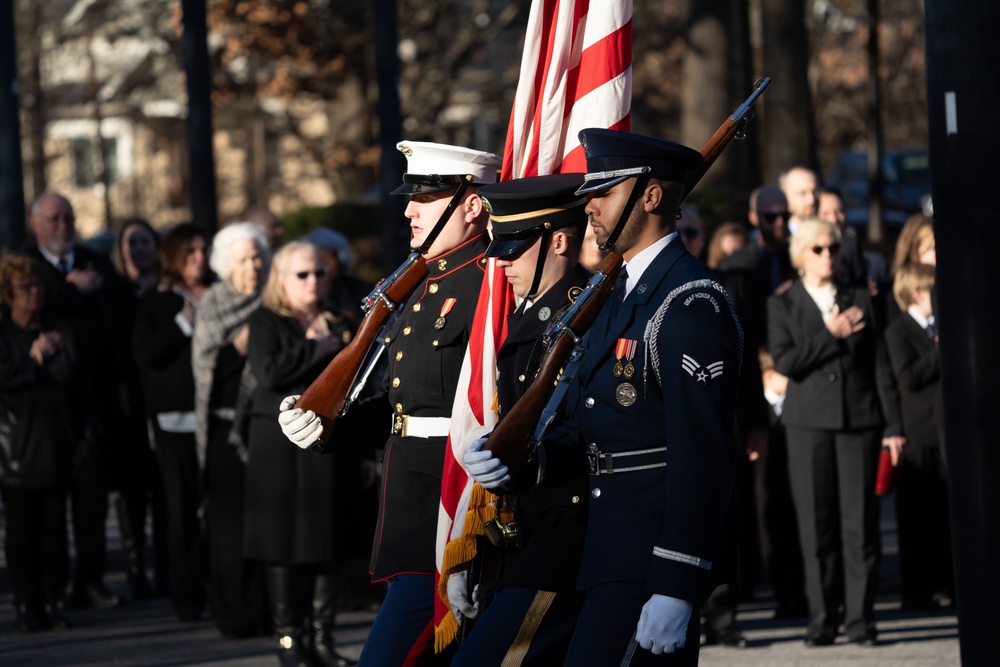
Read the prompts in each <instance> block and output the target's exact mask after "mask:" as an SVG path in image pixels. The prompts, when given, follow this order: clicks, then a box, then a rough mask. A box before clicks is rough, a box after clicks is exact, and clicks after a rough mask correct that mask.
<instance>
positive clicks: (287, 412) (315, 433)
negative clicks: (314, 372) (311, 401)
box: [278, 394, 323, 449]
mask: <svg viewBox="0 0 1000 667" xmlns="http://www.w3.org/2000/svg"><path fill="white" fill-rule="evenodd" d="M300 398H302V395H301V394H296V395H295V396H286V397H285V398H284V399H283V400H282V401H281V406H280V407H279V408H278V409H279V410H280V412H279V413H278V423H279V424H281V432H282V433H284V434H285V437H286V438H288V439H289V440H291V441H292V442H293V443H295V444H296V445H298V446H299V447H301V448H302V449H309V446H310V445H312V444H313V443H314V442H316V441H317V440H319V437H320V436H321V435H323V423H322V422H321V421H320V418H319V415H317V414H316V413H315V412H313V411H312V410H303V409H301V408H296V407H295V402H296V401H297V400H299V399H300Z"/></svg>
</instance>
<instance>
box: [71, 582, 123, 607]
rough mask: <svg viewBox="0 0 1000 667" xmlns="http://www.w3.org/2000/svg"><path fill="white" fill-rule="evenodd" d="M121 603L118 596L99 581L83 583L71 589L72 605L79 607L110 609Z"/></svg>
mask: <svg viewBox="0 0 1000 667" xmlns="http://www.w3.org/2000/svg"><path fill="white" fill-rule="evenodd" d="M121 603H122V600H121V598H120V597H118V596H117V595H115V594H114V593H112V592H111V591H109V590H108V589H107V587H106V586H105V585H104V584H102V583H101V582H99V581H98V582H95V583H92V584H83V585H82V586H77V587H76V588H75V590H74V591H73V606H74V607H79V608H86V607H93V608H94V609H111V608H112V607H117V606H118V605H120V604H121Z"/></svg>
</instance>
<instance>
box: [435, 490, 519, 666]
mask: <svg viewBox="0 0 1000 667" xmlns="http://www.w3.org/2000/svg"><path fill="white" fill-rule="evenodd" d="M498 501H499V496H497V495H496V494H493V493H490V492H489V491H487V490H486V489H484V488H483V487H481V486H479V484H478V483H475V482H473V484H472V493H471V494H470V496H469V509H468V511H467V512H466V513H465V523H464V524H463V527H462V535H461V537H456V538H455V539H453V540H451V541H450V542H448V544H447V545H445V548H444V556H443V558H442V563H441V578H440V580H438V590H437V594H438V597H439V598H441V601H442V602H444V607H445V609H447V610H448V613H447V614H445V617H444V618H443V619H442V620H441V622H440V623H439V624H438V625H437V626H436V627H435V628H434V652H435V653H440V652H441V651H443V650H444V649H445V647H447V646H448V645H449V644H451V642H453V641H454V640H455V637H456V636H457V635H458V620H457V619H456V618H455V616H454V614H453V613H452V612H451V606H450V605H449V604H448V575H449V574H452V573H453V572H458V571H460V570H464V569H467V568H468V566H469V564H470V563H471V562H472V559H473V558H475V557H476V552H477V547H476V538H477V537H479V536H480V535H482V534H483V524H485V523H487V522H488V521H492V520H493V519H494V518H496V516H497V514H498V512H497V504H498ZM501 514H507V512H501ZM505 520H508V519H505Z"/></svg>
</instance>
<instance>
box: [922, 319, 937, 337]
mask: <svg viewBox="0 0 1000 667" xmlns="http://www.w3.org/2000/svg"><path fill="white" fill-rule="evenodd" d="M924 331H926V332H927V335H928V336H930V337H931V338H937V336H938V330H937V325H936V324H934V323H933V322H928V323H927V326H926V327H924Z"/></svg>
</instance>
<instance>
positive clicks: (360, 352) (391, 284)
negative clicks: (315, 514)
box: [295, 253, 428, 452]
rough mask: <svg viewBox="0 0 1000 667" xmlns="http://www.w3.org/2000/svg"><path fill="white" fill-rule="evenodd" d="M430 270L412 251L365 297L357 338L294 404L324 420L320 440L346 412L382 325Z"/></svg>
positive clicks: (330, 431) (328, 436) (334, 359)
mask: <svg viewBox="0 0 1000 667" xmlns="http://www.w3.org/2000/svg"><path fill="white" fill-rule="evenodd" d="M427 273H428V271H427V262H425V261H424V259H423V258H422V257H421V256H420V255H419V254H417V253H411V254H410V256H409V257H408V258H407V259H406V262H404V263H403V264H402V266H400V267H399V268H398V269H396V270H395V271H394V272H393V274H392V275H391V276H389V277H388V278H386V279H385V280H384V281H383V282H382V283H381V284H379V285H378V287H376V288H375V290H374V291H373V292H372V293H371V294H369V295H368V296H367V297H365V299H364V301H363V302H362V308H363V309H364V310H365V316H364V318H363V319H362V320H361V325H360V326H359V327H358V331H357V333H356V334H355V336H354V339H353V340H352V341H351V342H350V343H348V344H347V346H346V347H344V349H342V350H341V351H340V352H338V353H337V356H335V357H334V358H333V360H332V361H331V362H330V363H329V364H328V365H327V367H326V368H325V369H324V370H323V372H322V373H320V375H319V377H317V378H316V379H315V380H314V381H313V383H312V384H311V385H309V388H308V389H306V390H305V392H304V393H303V394H302V397H301V398H300V399H299V400H298V402H297V403H296V404H295V407H297V408H302V409H303V410H312V411H313V412H315V413H316V414H317V415H319V416H320V418H321V419H322V420H323V434H322V436H321V437H320V441H321V442H323V443H326V442H327V441H328V440H329V439H330V434H331V433H332V432H333V426H334V424H335V423H336V422H337V419H338V418H339V417H342V416H343V415H344V413H345V412H347V408H348V407H349V405H348V396H349V395H350V392H351V389H353V388H354V385H355V383H356V382H357V381H358V375H359V374H360V372H361V368H362V366H363V365H364V363H365V360H366V359H367V358H368V355H369V353H370V352H371V350H372V348H373V347H374V345H375V344H376V343H378V341H377V340H376V337H377V336H378V333H379V331H380V330H381V328H382V325H383V324H385V322H386V320H388V319H389V316H390V315H391V314H392V312H393V311H394V310H395V309H396V307H397V306H398V305H399V304H401V303H402V302H403V301H405V300H406V298H407V297H408V296H409V295H410V293H411V292H412V291H413V290H414V289H416V287H417V285H419V284H420V283H421V282H422V281H423V280H424V278H425V277H426V276H427ZM317 444H318V443H317ZM315 447H316V445H314V446H313V448H315ZM319 451H320V452H321V451H322V446H319Z"/></svg>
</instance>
